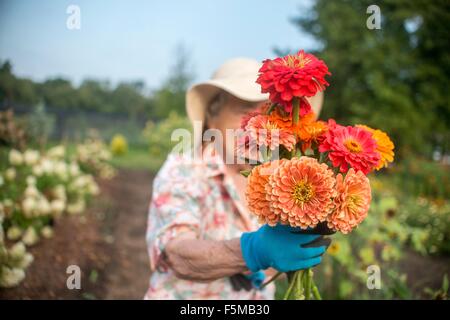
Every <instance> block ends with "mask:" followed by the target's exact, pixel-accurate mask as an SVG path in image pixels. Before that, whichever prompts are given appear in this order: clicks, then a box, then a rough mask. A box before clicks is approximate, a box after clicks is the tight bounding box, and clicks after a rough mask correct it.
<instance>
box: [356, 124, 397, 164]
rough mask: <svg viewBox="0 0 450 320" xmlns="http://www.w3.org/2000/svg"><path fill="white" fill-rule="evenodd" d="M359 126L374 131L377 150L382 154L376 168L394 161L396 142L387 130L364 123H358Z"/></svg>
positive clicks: (373, 136)
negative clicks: (373, 127)
mask: <svg viewBox="0 0 450 320" xmlns="http://www.w3.org/2000/svg"><path fill="white" fill-rule="evenodd" d="M357 127H360V128H363V129H366V130H367V131H369V132H370V133H372V138H373V139H374V140H375V142H376V143H377V149H376V150H377V151H378V153H379V154H380V156H381V158H380V161H379V162H378V165H377V166H376V168H375V169H376V170H380V169H381V168H383V167H387V166H388V164H389V163H390V162H392V161H394V155H395V154H394V143H393V142H392V140H391V139H390V138H389V136H388V135H387V134H386V133H385V132H383V131H381V130H378V129H372V128H370V127H368V126H365V125H362V124H359V125H357Z"/></svg>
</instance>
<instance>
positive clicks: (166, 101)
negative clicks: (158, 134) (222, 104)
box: [153, 45, 194, 119]
mask: <svg viewBox="0 0 450 320" xmlns="http://www.w3.org/2000/svg"><path fill="white" fill-rule="evenodd" d="M193 78H194V75H193V73H192V71H191V69H190V61H189V54H188V51H187V50H186V49H185V47H184V46H183V45H179V46H178V47H177V49H176V56H175V63H174V65H173V66H172V70H171V72H170V75H169V77H168V79H167V80H166V81H165V83H164V84H163V85H162V86H161V88H160V89H158V90H157V91H156V92H155V93H154V98H153V101H154V115H155V116H156V118H159V119H162V118H166V117H167V116H168V115H169V114H170V112H171V111H175V112H177V113H178V114H181V115H185V114H186V111H185V104H186V98H185V96H186V90H187V89H188V86H189V84H190V83H191V82H192V80H193Z"/></svg>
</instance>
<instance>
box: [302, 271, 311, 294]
mask: <svg viewBox="0 0 450 320" xmlns="http://www.w3.org/2000/svg"><path fill="white" fill-rule="evenodd" d="M311 280H312V279H311V269H306V270H305V280H304V287H305V299H306V300H310V299H311Z"/></svg>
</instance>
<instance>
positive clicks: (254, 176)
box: [245, 159, 286, 226]
mask: <svg viewBox="0 0 450 320" xmlns="http://www.w3.org/2000/svg"><path fill="white" fill-rule="evenodd" d="M283 161H286V160H284V159H283V160H275V161H272V162H266V163H264V164H262V165H259V166H256V167H254V168H253V169H252V172H251V173H250V175H249V176H248V183H247V188H246V190H245V196H246V199H247V205H248V208H249V209H250V211H251V212H252V213H253V214H255V215H256V216H257V217H258V220H259V222H260V223H267V224H269V225H270V226H275V225H276V224H277V222H278V220H279V216H278V215H276V214H275V213H273V212H272V210H271V209H270V205H269V201H267V197H266V184H267V182H268V181H269V177H270V175H271V173H272V172H273V171H274V169H276V168H277V167H278V165H279V163H280V162H283Z"/></svg>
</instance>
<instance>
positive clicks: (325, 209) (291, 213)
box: [266, 157, 335, 229]
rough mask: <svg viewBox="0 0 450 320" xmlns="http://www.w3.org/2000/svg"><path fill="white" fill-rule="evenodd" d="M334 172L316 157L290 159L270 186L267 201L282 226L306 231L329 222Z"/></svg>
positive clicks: (279, 169)
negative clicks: (283, 224) (325, 221)
mask: <svg viewBox="0 0 450 320" xmlns="http://www.w3.org/2000/svg"><path fill="white" fill-rule="evenodd" d="M334 185H335V178H334V175H333V172H332V171H331V170H330V169H329V168H328V166H327V165H326V164H324V163H319V162H318V161H317V160H316V159H314V158H309V157H301V158H293V159H291V160H286V161H284V162H282V163H280V165H279V167H278V168H277V169H276V170H275V172H274V173H273V174H272V175H271V176H270V178H269V181H268V183H267V184H266V192H267V200H268V201H269V202H270V206H271V209H272V210H273V211H274V212H275V213H276V214H277V215H279V216H280V221H281V222H282V223H288V224H290V225H291V226H293V227H300V228H302V229H306V228H308V227H315V226H316V225H317V224H318V223H319V222H322V221H324V220H325V219H326V217H327V215H328V214H329V212H330V211H331V209H332V207H333V201H332V198H333V196H334V193H335V190H334Z"/></svg>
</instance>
